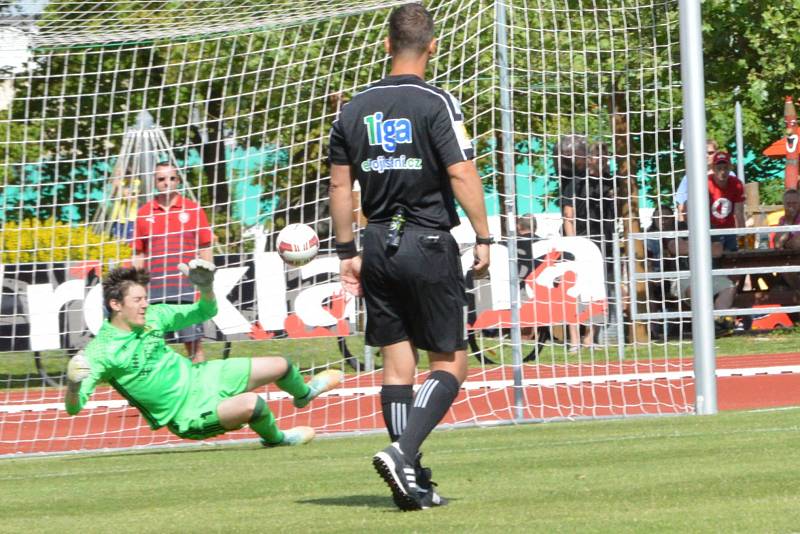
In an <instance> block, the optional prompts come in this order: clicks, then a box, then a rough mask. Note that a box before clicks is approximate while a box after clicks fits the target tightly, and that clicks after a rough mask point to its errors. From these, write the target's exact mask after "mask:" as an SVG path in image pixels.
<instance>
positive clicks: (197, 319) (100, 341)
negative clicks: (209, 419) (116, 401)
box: [66, 299, 217, 430]
mask: <svg viewBox="0 0 800 534" xmlns="http://www.w3.org/2000/svg"><path fill="white" fill-rule="evenodd" d="M216 313H217V302H216V300H206V299H200V300H199V301H197V302H195V303H194V304H184V305H170V304H155V305H152V306H148V308H147V312H146V313H145V325H144V327H143V328H140V329H136V330H132V331H130V332H126V331H124V330H120V329H119V328H117V327H115V326H113V325H112V324H111V323H109V322H108V320H106V321H104V322H103V326H102V327H101V328H100V332H98V334H97V337H96V338H95V339H93V340H92V341H91V342H89V344H88V345H87V346H86V349H85V356H86V359H87V361H88V362H89V366H90V367H91V372H90V374H89V376H88V377H87V378H86V379H85V380H84V381H83V382H81V388H80V392H79V394H78V403H77V404H71V403H69V402H67V403H66V407H67V412H68V413H69V414H70V415H75V414H77V413H78V412H79V411H80V410H81V408H83V406H84V404H86V401H87V400H88V398H89V397H90V396H91V394H92V392H93V391H94V389H95V387H97V384H98V382H100V381H104V382H108V383H109V384H111V386H112V387H113V388H114V389H116V390H117V391H118V392H119V393H120V394H121V395H122V396H123V397H125V398H126V399H128V402H130V403H131V404H132V405H133V406H135V407H136V408H137V409H138V410H139V411H140V412H141V413H142V416H144V418H145V419H146V420H147V422H148V423H149V424H150V427H151V428H152V429H153V430H155V429H158V428H161V427H162V426H164V425H166V424H167V423H169V422H170V421H171V420H172V418H173V417H174V416H175V414H176V413H177V412H178V410H179V409H180V407H181V405H182V404H183V401H184V399H186V397H187V395H188V393H189V376H190V374H189V373H190V370H191V367H192V363H191V362H190V361H189V360H188V359H187V358H185V357H183V356H181V355H180V354H178V353H177V352H175V351H174V350H172V349H171V348H170V347H168V346H167V343H166V341H165V340H164V334H165V332H174V331H176V330H180V329H182V328H186V327H187V326H191V325H193V324H197V323H201V322H203V321H206V320H208V319H210V318H211V317H213V316H214V315H216Z"/></svg>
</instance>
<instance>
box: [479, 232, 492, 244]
mask: <svg viewBox="0 0 800 534" xmlns="http://www.w3.org/2000/svg"><path fill="white" fill-rule="evenodd" d="M475 244H476V245H494V236H493V235H492V234H489V236H488V237H481V236H479V235H476V236H475Z"/></svg>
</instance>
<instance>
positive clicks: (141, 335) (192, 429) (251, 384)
mask: <svg viewBox="0 0 800 534" xmlns="http://www.w3.org/2000/svg"><path fill="white" fill-rule="evenodd" d="M179 269H180V270H181V272H182V273H183V274H184V275H185V276H187V277H188V278H189V280H190V281H191V282H192V283H193V284H194V285H195V287H196V288H197V289H198V290H199V292H200V298H199V299H198V300H197V301H196V302H195V303H194V304H185V305H170V304H154V305H152V306H150V305H149V304H148V300H147V284H148V283H149V281H150V277H149V275H148V273H147V271H145V270H143V269H137V268H133V267H130V268H128V267H123V268H117V269H114V270H112V271H111V272H110V273H108V275H107V276H106V277H105V279H104V280H103V302H104V304H105V307H106V310H107V311H108V313H109V318H108V319H107V320H105V321H104V322H103V326H102V327H101V328H100V331H99V332H98V334H97V337H96V338H95V339H93V340H92V341H91V342H89V344H88V345H87V346H86V348H85V349H84V350H83V351H81V352H79V353H77V354H76V355H75V356H74V357H73V358H72V359H71V360H70V362H69V364H68V366H67V393H66V397H65V404H66V409H67V412H68V413H69V414H70V415H75V414H77V413H78V412H80V410H81V408H83V406H84V404H85V403H86V401H87V400H88V399H89V397H90V396H91V394H92V393H93V392H94V389H95V387H97V384H98V383H99V382H101V381H104V382H108V383H109V384H111V387H113V388H114V389H115V390H117V391H118V392H119V393H120V395H122V396H123V397H125V398H126V399H127V400H128V402H130V404H131V405H132V406H135V407H136V408H137V409H138V410H139V412H141V414H142V416H143V417H144V418H145V419H146V420H147V422H148V423H149V425H150V427H151V428H152V429H153V430H157V429H159V428H161V427H163V426H166V427H167V428H168V429H169V430H170V431H171V432H172V433H173V434H175V435H177V436H179V437H181V438H185V439H206V438H211V437H213V436H216V435H219V434H223V433H225V432H228V431H230V430H238V429H240V428H242V427H243V426H244V425H249V426H250V428H251V429H252V430H253V431H254V432H255V433H256V434H258V435H259V436H260V437H261V443H262V444H263V445H265V446H278V445H301V444H304V443H308V442H309V441H311V440H312V439H313V438H314V429H313V428H311V427H303V426H299V427H295V428H292V429H289V430H285V431H282V430H280V429H279V428H278V425H277V424H276V422H275V417H274V416H273V414H272V412H271V411H270V409H269V406H267V403H266V402H265V401H264V399H263V398H262V397H261V396H259V395H258V394H256V393H255V392H253V390H254V389H256V388H259V387H261V386H264V385H266V384H270V383H273V382H274V383H275V384H276V385H277V386H278V387H279V388H280V389H282V390H283V391H286V392H287V393H289V394H290V395H292V397H294V399H293V404H294V406H295V407H297V408H303V407H304V406H306V405H308V403H309V402H311V401H312V400H313V399H314V398H315V397H317V396H319V395H320V394H321V393H324V392H326V391H329V390H331V389H333V388H335V387H337V386H339V384H341V382H342V378H343V373H342V372H341V371H337V370H328V371H323V372H321V373H319V374H317V375H316V376H315V377H314V378H312V379H311V381H310V382H308V383H306V382H305V381H304V379H303V377H302V375H301V374H300V372H299V371H298V369H297V367H296V366H295V365H293V364H292V363H291V362H289V361H288V360H287V359H285V358H282V357H265V358H232V359H228V360H214V361H209V362H202V363H195V364H193V363H192V362H190V361H189V360H188V359H187V358H184V357H182V356H181V355H179V354H178V353H177V352H175V351H174V350H173V349H172V348H170V347H169V346H168V345H167V344H166V342H165V340H164V334H165V333H167V332H173V331H176V330H180V329H182V328H186V327H187V326H191V325H193V324H197V323H201V322H203V321H206V320H208V319H210V318H212V317H213V316H214V315H216V313H217V301H216V298H215V297H214V292H213V290H212V286H213V283H214V270H215V267H214V265H213V264H212V263H210V262H207V261H204V260H201V259H195V260H192V261H190V262H189V264H188V265H186V264H181V265H180V266H179Z"/></svg>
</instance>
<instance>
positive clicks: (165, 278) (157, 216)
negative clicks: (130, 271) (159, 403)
mask: <svg viewBox="0 0 800 534" xmlns="http://www.w3.org/2000/svg"><path fill="white" fill-rule="evenodd" d="M154 178H155V186H156V194H155V196H154V198H153V200H151V201H150V202H148V203H147V204H145V205H143V206H142V207H141V208H139V211H138V213H137V216H136V234H135V237H134V258H133V264H134V266H135V267H139V268H147V269H148V270H149V271H150V277H151V278H150V300H151V301H156V302H165V303H170V304H181V303H192V302H194V301H195V290H194V287H193V286H192V283H191V282H190V281H189V280H188V279H187V278H186V277H185V276H183V275H182V274H181V273H180V272H179V271H178V264H180V263H187V264H188V262H189V261H190V260H192V259H194V258H197V257H199V258H200V259H203V260H206V261H208V262H213V261H214V258H213V255H212V253H211V244H212V242H213V234H212V233H211V229H210V228H209V224H208V219H207V218H206V214H205V212H204V211H203V210H202V209H201V208H200V206H198V205H197V203H195V202H193V201H192V200H190V199H188V198H185V197H184V196H182V195H181V194H180V193H179V192H178V189H179V187H180V185H181V178H180V174H178V169H176V168H175V167H174V166H173V165H172V164H170V163H167V162H163V163H159V164H158V165H156V170H155V175H154ZM203 334H204V330H203V325H202V323H201V324H198V325H194V326H190V327H188V328H184V329H183V330H179V331H178V332H176V337H177V340H178V341H179V342H182V343H183V344H184V345H185V346H186V352H187V354H188V355H189V357H190V358H191V359H192V361H194V362H202V361H204V360H205V356H204V354H203V349H202V346H201V340H202V338H203Z"/></svg>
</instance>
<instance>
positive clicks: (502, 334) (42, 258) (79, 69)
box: [0, 0, 693, 453]
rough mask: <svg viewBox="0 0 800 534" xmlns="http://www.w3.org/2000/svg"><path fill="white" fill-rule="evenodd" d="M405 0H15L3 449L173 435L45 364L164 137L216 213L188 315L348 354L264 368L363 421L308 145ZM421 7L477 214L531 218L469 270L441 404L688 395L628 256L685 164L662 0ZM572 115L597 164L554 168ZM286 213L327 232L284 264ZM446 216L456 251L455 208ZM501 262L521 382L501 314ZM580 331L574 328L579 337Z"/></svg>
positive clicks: (2, 329)
mask: <svg viewBox="0 0 800 534" xmlns="http://www.w3.org/2000/svg"><path fill="white" fill-rule="evenodd" d="M402 3H404V2H389V1H385V2H364V1H359V2H348V1H334V0H331V1H326V2H306V1H292V2H274V1H273V2H259V1H199V0H198V1H182V2H177V1H151V2H83V1H76V2H59V1H51V2H49V3H48V4H47V5H46V7H45V8H44V10H43V11H41V12H38V13H35V14H34V4H33V3H31V4H29V5H26V4H25V3H17V4H15V8H14V9H16V11H15V12H14V13H12V14H13V15H14V17H11V18H10V19H9V20H13V27H9V28H7V29H6V30H7V31H9V32H13V33H14V35H15V36H16V38H15V39H9V40H7V41H4V42H8V43H9V44H8V45H4V46H6V48H5V49H4V50H3V54H4V55H3V56H2V57H3V58H4V59H5V62H6V63H8V64H9V65H8V66H9V68H7V69H6V70H5V72H6V74H5V77H4V78H3V79H2V84H3V87H4V91H3V92H2V95H5V96H4V97H3V98H2V99H0V104H2V105H1V106H0V150H2V156H3V157H2V159H0V168H1V169H2V171H1V172H2V180H3V184H2V191H0V217H1V218H2V219H0V224H2V237H1V238H0V258H2V266H1V267H2V271H0V273H2V277H3V284H2V287H3V294H2V299H3V300H2V304H3V307H2V315H1V316H0V350H3V351H4V352H3V353H0V404H1V405H2V407H1V408H0V453H14V452H41V451H59V450H82V449H96V448H114V447H126V446H139V445H153V444H166V443H175V442H178V441H179V440H178V439H177V438H174V437H173V436H171V435H169V434H168V433H166V432H164V431H159V432H152V431H150V430H149V429H148V428H147V426H146V424H145V423H144V420H142V419H140V418H139V417H137V416H135V410H133V409H132V408H131V407H130V406H129V405H128V404H127V402H126V401H124V400H123V399H121V398H120V397H118V396H117V395H116V394H115V393H114V392H113V391H112V390H111V389H110V388H100V389H99V390H98V392H97V393H96V394H95V396H94V397H93V398H92V404H90V405H89V406H88V407H87V409H85V410H84V412H82V413H81V415H79V416H77V417H68V416H67V415H66V413H65V412H64V411H63V408H62V406H63V405H62V404H61V401H62V395H63V389H62V388H60V387H59V384H60V383H61V382H62V381H63V375H62V373H63V371H64V368H65V364H66V361H67V359H68V357H69V356H70V354H71V353H73V352H74V350H75V349H76V348H78V347H81V346H83V345H85V344H86V343H87V342H88V341H89V339H91V336H92V332H96V331H97V328H98V326H99V324H100V322H101V321H102V317H103V315H102V302H101V301H102V299H101V294H100V291H99V286H98V281H99V280H100V279H102V276H103V273H105V272H107V270H108V269H109V268H111V267H113V266H115V265H119V264H124V263H126V262H129V261H130V260H131V258H132V257H133V256H134V255H135V250H134V247H133V240H132V239H131V237H132V236H134V235H135V234H136V232H135V230H136V220H137V212H138V211H139V210H140V209H141V208H142V207H143V206H144V205H146V204H147V203H148V202H151V201H152V200H153V198H154V191H155V189H156V187H157V184H156V183H155V178H154V170H155V168H156V165H157V164H158V163H159V162H169V163H171V164H172V166H173V167H174V168H175V170H176V172H177V174H178V175H179V176H180V178H181V181H180V192H181V194H182V195H183V196H185V197H186V198H188V199H191V200H193V201H195V202H197V203H198V204H199V206H200V207H201V209H202V210H203V212H204V213H205V216H206V218H207V219H208V223H209V227H210V229H211V231H212V232H213V235H214V240H213V241H214V244H213V254H214V257H215V261H216V263H217V264H218V265H219V266H220V268H221V271H220V275H219V276H218V287H217V294H218V296H219V297H220V301H221V303H222V308H221V311H220V315H219V316H218V317H216V318H215V320H214V321H213V322H209V323H208V324H207V325H206V338H205V345H206V347H207V349H206V350H207V352H208V353H209V354H210V355H213V356H218V355H227V354H228V353H229V354H230V356H231V357H238V356H261V355H274V354H283V355H288V356H290V357H292V358H293V359H295V360H296V361H298V363H299V364H300V365H301V366H302V367H303V368H304V369H307V370H309V371H313V370H318V369H320V368H324V367H338V368H342V369H345V370H346V371H347V372H348V378H347V380H346V382H345V384H344V387H343V389H342V390H341V391H339V392H337V393H336V394H335V395H331V396H328V397H325V398H323V399H320V400H319V401H317V402H316V403H315V405H314V406H313V407H312V408H311V409H307V410H303V411H300V412H296V411H295V410H294V409H293V408H291V403H290V402H289V401H288V400H287V399H286V398H284V397H282V396H281V393H280V392H278V391H277V390H264V391H262V393H263V394H264V395H265V396H267V398H268V399H269V400H270V402H271V404H273V408H274V411H275V412H276V415H277V416H278V418H279V422H280V423H281V425H282V426H290V425H293V424H312V425H313V426H315V427H317V429H318V430H319V431H322V432H352V431H366V430H372V429H376V428H380V427H381V426H382V418H381V414H380V402H379V399H378V397H377V395H376V393H377V391H378V388H379V372H377V371H373V370H369V360H370V358H371V357H372V352H370V351H369V349H367V351H365V349H364V347H363V341H362V339H361V336H360V335H359V332H361V331H362V330H363V325H364V312H363V309H362V305H361V303H360V302H356V301H353V300H349V299H348V298H347V297H345V296H344V295H343V294H342V293H341V288H340V286H339V284H338V282H337V279H336V273H338V263H337V260H336V259H335V257H334V256H333V255H332V254H331V228H330V219H329V211H328V204H327V185H328V183H327V182H328V175H329V168H328V165H327V162H326V157H327V154H326V151H327V136H328V132H329V129H330V125H331V123H332V121H333V119H334V118H335V116H336V114H337V112H338V110H339V109H340V108H341V106H342V105H343V104H344V103H346V102H347V100H348V99H349V98H351V97H352V96H353V95H354V94H355V93H356V92H358V91H360V90H362V89H364V88H366V87H367V86H368V85H369V84H371V83H373V82H375V81H377V80H379V79H380V78H381V77H383V76H384V75H386V74H387V72H388V67H389V63H388V58H387V57H386V55H385V53H384V51H383V45H382V41H383V39H384V36H385V35H386V31H387V26H386V25H387V18H388V13H389V11H390V9H391V8H392V7H393V6H395V5H399V4H402ZM428 8H429V9H431V11H432V12H433V14H434V17H435V20H436V28H437V33H438V36H439V51H440V52H439V53H438V54H437V55H436V56H435V57H434V58H433V59H432V62H431V65H430V66H429V70H428V73H429V81H430V82H431V83H432V84H434V85H436V86H439V87H441V88H443V89H446V90H448V91H450V92H451V93H452V94H453V95H454V96H456V97H457V98H458V99H459V100H460V102H461V105H462V108H463V110H464V115H465V117H466V126H467V130H468V133H469V135H470V137H471V138H472V140H473V143H474V145H475V148H476V154H477V158H476V163H477V166H478V169H479V171H480V174H481V177H482V179H483V183H484V189H485V196H486V203H487V210H488V213H489V216H490V225H491V226H492V230H493V233H494V234H495V235H501V234H504V235H508V234H509V230H510V228H509V226H508V220H511V219H510V218H509V217H507V215H510V214H514V215H517V216H519V218H520V219H522V220H523V226H524V225H525V224H526V223H524V221H525V220H527V221H528V223H533V225H535V229H534V232H535V234H534V237H533V239H531V238H530V237H527V238H526V237H525V236H524V235H521V236H519V238H518V240H517V245H518V248H519V249H520V250H521V251H523V252H524V250H526V248H525V247H526V246H527V251H528V252H527V253H528V254H530V255H532V256H533V257H531V256H527V257H524V256H523V255H519V256H517V257H510V256H509V253H508V250H509V249H508V248H507V247H506V246H505V245H504V244H501V245H496V246H494V247H493V266H492V273H491V275H492V276H491V281H483V282H480V281H475V282H474V283H473V284H472V285H473V288H472V289H471V291H470V294H471V300H472V307H471V313H470V323H471V329H470V333H471V334H470V352H471V356H470V361H471V368H470V375H469V378H468V380H467V382H466V383H465V385H464V392H463V393H462V396H461V397H459V399H458V400H457V402H456V404H455V406H454V409H453V410H452V411H451V413H450V414H449V415H448V419H447V420H446V422H448V423H454V424H476V423H495V422H498V421H503V420H512V419H515V418H519V417H520V416H521V417H522V418H523V419H555V418H573V417H599V416H618V415H637V414H652V413H681V412H688V411H692V410H693V406H692V402H693V401H692V399H691V398H690V397H689V395H688V391H689V390H688V388H689V387H690V386H691V385H692V372H691V366H690V362H688V361H687V360H686V359H684V358H683V357H682V356H683V350H684V344H683V326H682V323H680V322H673V324H669V323H666V322H664V321H659V320H657V319H654V320H647V321H634V320H632V319H631V318H632V317H633V315H632V313H631V310H640V311H649V312H652V311H659V310H667V309H676V308H677V307H680V306H681V302H682V300H681V299H680V298H678V297H674V296H672V295H671V289H672V286H673V285H674V284H673V283H672V282H671V281H670V280H667V281H666V282H664V281H657V282H653V283H645V282H642V281H641V280H638V279H634V278H633V277H632V276H631V274H632V273H636V272H644V271H654V270H655V271H667V270H668V267H667V263H669V261H665V260H664V259H663V256H664V250H662V249H663V248H664V247H662V246H660V240H658V239H651V240H650V242H648V240H645V239H633V240H632V239H628V237H627V236H628V234H630V233H633V232H636V231H638V230H640V229H641V228H647V227H649V226H650V220H651V218H652V217H651V214H652V212H653V210H654V208H655V207H656V206H660V205H671V204H672V191H674V189H675V188H676V181H677V180H679V179H680V177H681V176H682V174H683V170H682V160H681V157H682V156H681V150H680V79H679V66H678V59H679V58H678V53H679V49H678V42H677V35H678V18H677V2H675V1H646V0H637V1H635V2H617V1H604V2H600V1H588V0H576V1H570V2H544V1H540V2H526V1H521V0H515V1H513V2H506V3H505V8H506V11H507V12H506V19H505V20H506V25H505V26H503V27H502V28H501V27H499V26H498V24H497V20H498V19H497V9H498V4H497V3H495V2H488V1H479V0H474V1H466V0H463V1H455V0H452V1H441V2H431V3H429V4H428ZM503 34H505V38H506V42H507V43H508V45H507V47H504V46H501V45H500V44H499V43H501V42H502V39H501V37H503ZM20 43H23V44H24V45H25V46H22V45H21V44H20ZM502 65H507V67H508V74H509V76H508V87H507V88H504V87H502V85H501V77H500V73H501V66H502ZM506 89H507V90H508V91H510V101H511V109H510V110H506V109H504V107H503V106H502V104H501V93H502V91H503V90H506ZM506 111H509V112H511V113H512V114H513V115H512V118H513V121H512V125H513V127H512V130H513V131H511V132H503V128H502V114H503V113H504V112H506ZM504 133H505V134H506V135H505V136H504ZM570 139H571V140H572V141H573V142H574V143H577V145H580V144H581V143H584V144H585V145H586V149H587V151H589V152H590V153H593V154H595V155H596V157H595V158H594V159H593V160H592V161H594V162H595V163H596V164H597V165H599V167H598V169H599V170H598V171H597V176H595V178H598V180H597V182H598V183H599V184H601V185H600V187H599V189H597V190H595V189H591V188H588V187H580V186H579V184H578V181H573V180H570V179H569V176H568V175H569V172H568V171H567V167H566V165H568V162H566V163H565V161H566V160H565V159H564V158H561V157H560V156H563V155H564V152H563V150H562V151H561V152H559V146H563V143H564V142H565V140H570ZM503 150H507V151H510V152H511V153H512V158H513V162H514V168H513V169H512V168H504V160H503V157H502V156H503ZM591 151H594V152H591ZM604 169H605V170H604ZM510 182H513V184H512V183H510ZM573 182H574V183H573ZM512 185H513V188H512V189H514V190H515V195H513V196H509V195H508V191H510V190H511V189H509V188H510V187H511V186H512ZM570 188H571V189H570ZM568 193H569V194H568ZM569 195H571V196H569ZM565 198H571V199H572V200H571V202H572V205H573V207H574V212H575V216H576V223H575V229H576V231H575V232H572V233H574V234H575V235H574V236H571V237H563V236H562V234H568V233H570V232H568V231H566V230H565V229H562V227H563V217H562V212H563V210H564V206H565V205H566V204H568V202H565ZM590 205H591V207H588V206H590ZM581 206H583V208H581ZM581 219H583V221H581ZM297 222H302V223H307V224H309V225H311V226H313V228H314V229H315V230H316V231H317V233H318V235H319V237H320V241H321V254H320V256H319V257H318V258H317V259H316V260H315V261H314V262H312V263H311V264H308V265H306V266H304V267H303V268H297V269H295V268H289V267H288V266H286V265H284V264H283V263H282V262H281V260H280V259H279V258H278V256H277V254H276V252H275V237H276V235H277V232H278V231H279V230H280V229H282V228H283V227H284V226H285V225H286V224H289V223H297ZM512 226H513V224H512ZM662 226H663V225H662ZM617 227H618V228H619V231H618V232H617V231H616V229H617ZM609 229H611V230H609ZM164 233H165V236H164V237H169V236H173V235H178V234H180V233H181V232H180V231H177V230H176V229H175V228H172V229H170V228H167V229H166V230H165V231H164ZM454 234H455V235H456V236H457V238H458V240H459V242H460V243H462V250H463V253H464V265H465V268H466V267H468V265H469V263H471V261H470V260H471V251H470V248H469V243H471V242H472V240H473V236H472V234H471V231H470V230H469V224H468V223H465V224H462V225H461V226H460V227H457V228H456V229H454ZM614 234H616V237H615V235H614ZM653 243H655V245H657V246H652V245H653ZM648 244H649V245H651V246H649V247H648V246H646V245H648ZM168 256H169V254H166V253H163V254H162V255H161V256H158V255H157V254H156V257H152V255H151V257H150V258H149V261H150V262H151V264H152V263H153V262H158V261H161V262H162V263H168V260H169V257H168ZM534 258H535V259H536V260H537V261H535V262H534V261H532V260H533V259H534ZM509 266H511V268H510V267H509ZM518 267H519V269H520V282H521V283H520V290H521V302H520V304H519V309H520V317H521V325H520V326H521V328H522V337H523V342H522V346H521V354H522V357H523V358H524V359H525V361H524V364H523V365H522V377H523V384H524V386H525V387H524V389H523V392H524V395H523V398H522V400H520V398H519V397H517V396H515V391H517V390H516V389H515V388H513V387H512V384H513V376H514V373H513V371H514V368H513V365H512V364H513V360H512V344H511V342H510V339H511V335H510V332H511V328H512V327H513V326H515V325H513V324H512V322H511V319H510V317H511V315H510V313H509V307H510V305H511V302H510V299H511V293H512V292H511V290H510V285H509V283H510V282H509V278H510V274H509V273H510V270H511V269H513V270H516V269H517V268H518ZM673 278H674V277H673ZM220 280H221V281H220ZM219 284H221V285H219ZM223 297H224V298H223ZM579 323H580V324H582V325H583V327H582V330H581V329H578V327H577V326H576V325H578V324H579ZM570 325H573V326H570ZM281 338H285V339H281ZM581 338H583V340H584V341H585V342H586V343H588V344H589V346H581V347H578V346H576V345H578V344H580V339H581ZM365 360H366V361H365ZM375 360H376V362H377V363H378V364H380V358H378V357H375ZM244 437H252V434H249V433H248V432H247V431H243V432H239V433H233V434H230V435H227V436H226V437H225V439H229V438H232V439H242V438H244Z"/></svg>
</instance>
